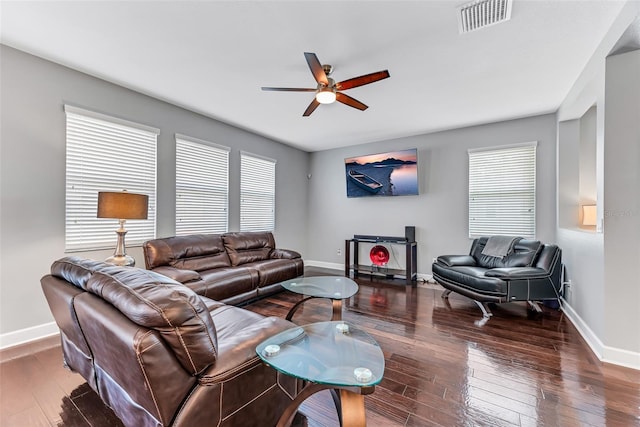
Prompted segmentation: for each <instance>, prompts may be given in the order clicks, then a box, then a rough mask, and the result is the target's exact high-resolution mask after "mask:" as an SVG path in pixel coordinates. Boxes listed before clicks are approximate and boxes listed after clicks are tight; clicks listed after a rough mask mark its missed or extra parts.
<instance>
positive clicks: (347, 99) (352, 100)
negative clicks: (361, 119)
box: [336, 92, 369, 111]
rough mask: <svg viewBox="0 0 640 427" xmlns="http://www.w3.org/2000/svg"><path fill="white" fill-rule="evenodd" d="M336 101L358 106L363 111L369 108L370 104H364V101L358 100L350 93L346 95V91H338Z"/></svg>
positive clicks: (354, 106)
mask: <svg viewBox="0 0 640 427" xmlns="http://www.w3.org/2000/svg"><path fill="white" fill-rule="evenodd" d="M336 101H338V102H342V103H343V104H345V105H348V106H349V107H353V108H357V109H358V110H362V111H364V110H366V109H367V108H369V107H368V106H366V105H364V104H363V103H362V102H360V101H358V100H357V99H355V98H352V97H350V96H349V95H345V94H344V93H341V92H338V93H336Z"/></svg>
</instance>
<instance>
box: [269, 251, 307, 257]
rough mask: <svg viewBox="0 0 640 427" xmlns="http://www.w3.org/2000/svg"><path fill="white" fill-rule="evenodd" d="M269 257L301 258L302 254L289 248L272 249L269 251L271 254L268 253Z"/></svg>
mask: <svg viewBox="0 0 640 427" xmlns="http://www.w3.org/2000/svg"><path fill="white" fill-rule="evenodd" d="M269 257H270V258H271V259H277V258H280V259H294V258H302V255H300V254H299V253H298V252H296V251H292V250H290V249H274V250H272V251H271V254H270V255H269Z"/></svg>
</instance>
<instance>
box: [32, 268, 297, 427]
mask: <svg viewBox="0 0 640 427" xmlns="http://www.w3.org/2000/svg"><path fill="white" fill-rule="evenodd" d="M41 282H42V288H43V290H44V294H45V296H46V298H47V301H48V303H49V306H50V308H51V311H52V313H53V315H54V317H55V320H56V323H57V324H58V327H59V328H60V335H61V338H62V349H63V354H64V361H65V364H66V365H67V366H68V367H69V368H70V369H71V370H73V371H75V372H78V373H80V374H81V375H82V376H83V377H84V378H85V379H86V380H87V383H88V384H89V385H90V386H91V387H92V388H93V389H94V390H95V391H96V392H97V393H98V394H99V395H100V397H101V398H102V400H103V401H104V402H105V404H106V405H108V406H109V407H111V408H112V409H113V411H114V412H115V413H116V415H117V416H118V417H119V418H120V419H121V420H122V421H123V423H124V424H125V425H127V426H136V427H142V426H169V425H171V426H254V425H260V426H269V425H275V424H276V422H277V420H278V418H279V416H280V414H282V412H283V411H284V409H285V408H286V406H287V405H288V404H289V403H290V402H291V400H292V398H293V397H295V395H296V390H297V383H296V380H295V379H293V378H290V377H286V376H283V375H281V374H278V373H277V372H276V371H275V370H273V369H272V368H270V367H268V366H266V365H264V364H263V363H261V361H260V360H259V358H258V356H257V355H256V353H255V348H256V345H258V344H259V343H260V342H262V341H263V340H265V339H266V338H268V337H269V336H272V335H274V334H276V333H278V332H281V331H283V330H286V329H288V328H291V327H294V326H295V325H293V324H292V323H290V322H288V321H286V320H284V319H280V318H276V317H263V316H261V315H259V314H256V313H253V312H250V311H248V310H244V309H242V308H238V307H233V306H229V305H225V304H222V303H220V302H217V301H213V300H211V299H209V298H206V297H202V296H199V295H197V294H195V293H194V292H193V291H192V290H191V289H189V288H187V287H186V286H184V285H182V284H180V283H178V282H176V281H174V280H172V279H170V278H168V277H166V276H163V275H160V274H157V273H154V272H151V271H148V270H143V269H139V268H134V267H118V266H113V265H109V264H106V263H103V262H99V261H92V260H86V259H81V258H77V257H67V258H63V259H61V260H58V261H56V262H54V263H53V265H52V267H51V274H49V275H46V276H44V277H43V278H42V281H41Z"/></svg>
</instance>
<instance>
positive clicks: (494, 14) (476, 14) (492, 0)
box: [457, 0, 512, 34]
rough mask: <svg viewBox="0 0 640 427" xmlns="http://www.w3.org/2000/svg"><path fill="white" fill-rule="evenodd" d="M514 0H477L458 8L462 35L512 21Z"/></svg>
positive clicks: (459, 26)
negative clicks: (512, 3)
mask: <svg viewBox="0 0 640 427" xmlns="http://www.w3.org/2000/svg"><path fill="white" fill-rule="evenodd" d="M511 2H512V0H475V1H472V2H471V3H467V4H463V5H462V6H458V8H457V10H458V28H459V29H460V34H463V33H468V32H470V31H475V30H479V29H480V28H484V27H488V26H490V25H495V24H498V23H500V22H504V21H508V20H509V19H511Z"/></svg>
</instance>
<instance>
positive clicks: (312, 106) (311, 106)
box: [302, 98, 320, 117]
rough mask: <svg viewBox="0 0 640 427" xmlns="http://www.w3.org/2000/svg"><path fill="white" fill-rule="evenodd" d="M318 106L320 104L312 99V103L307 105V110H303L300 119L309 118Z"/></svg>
mask: <svg viewBox="0 0 640 427" xmlns="http://www.w3.org/2000/svg"><path fill="white" fill-rule="evenodd" d="M318 105H320V103H319V102H318V101H317V100H316V99H315V98H313V101H311V104H309V106H308V107H307V109H306V110H304V113H303V114H302V117H308V116H310V115H311V113H313V112H314V111H315V109H316V108H318Z"/></svg>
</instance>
